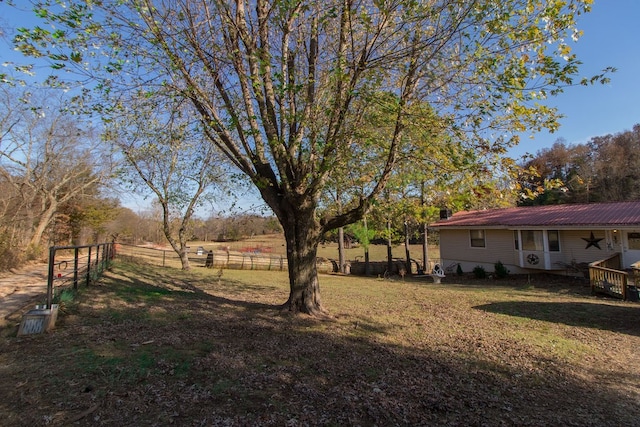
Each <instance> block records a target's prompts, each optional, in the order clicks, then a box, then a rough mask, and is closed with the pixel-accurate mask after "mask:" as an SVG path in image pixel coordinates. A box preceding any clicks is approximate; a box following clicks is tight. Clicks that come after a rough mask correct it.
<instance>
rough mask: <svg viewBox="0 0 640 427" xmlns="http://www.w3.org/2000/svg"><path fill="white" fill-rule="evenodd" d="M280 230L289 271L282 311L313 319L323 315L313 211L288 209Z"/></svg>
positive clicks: (318, 236) (318, 228)
mask: <svg viewBox="0 0 640 427" xmlns="http://www.w3.org/2000/svg"><path fill="white" fill-rule="evenodd" d="M283 228H284V236H285V240H286V244H287V262H288V267H289V299H288V300H287V302H286V303H285V304H284V306H283V309H284V310H287V311H289V312H292V313H305V314H310V315H312V316H319V315H325V314H326V311H325V310H324V308H323V306H322V301H321V300H320V283H319V281H318V269H317V266H316V256H317V253H318V243H319V241H320V233H319V230H320V227H319V226H318V224H317V223H316V221H315V211H314V210H303V209H289V211H288V212H286V221H283Z"/></svg>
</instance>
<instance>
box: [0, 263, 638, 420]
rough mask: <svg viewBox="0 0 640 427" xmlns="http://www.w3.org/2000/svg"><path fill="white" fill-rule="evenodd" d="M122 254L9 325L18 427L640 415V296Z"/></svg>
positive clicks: (559, 283) (6, 399) (564, 284)
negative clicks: (93, 281) (289, 311)
mask: <svg viewBox="0 0 640 427" xmlns="http://www.w3.org/2000/svg"><path fill="white" fill-rule="evenodd" d="M215 273H216V272H215V271H212V270H206V269H204V268H198V269H195V270H194V271H191V272H182V271H179V270H174V269H169V268H164V269H163V268H158V267H151V266H147V265H138V264H130V263H129V264H128V263H117V264H116V265H115V266H114V268H113V270H112V271H111V272H108V273H107V274H106V275H105V277H104V278H103V279H102V280H101V283H100V284H99V285H95V286H91V287H88V288H83V289H82V290H81V292H80V294H79V295H78V296H77V297H76V299H75V300H73V301H69V302H66V303H64V304H63V305H62V312H61V314H60V316H59V318H58V322H57V325H56V328H55V329H54V330H53V331H52V332H51V333H48V334H44V335H38V336H26V337H20V338H17V337H16V336H15V332H16V329H17V328H15V327H14V326H11V327H7V328H4V329H1V330H0V396H2V397H3V398H2V400H1V401H0V420H2V421H1V424H2V425H3V426H34V425H51V426H68V425H80V426H100V425H104V426H147V425H148V426H152V425H153V426H155V425H158V426H161V425H171V424H173V425H180V426H255V425H262V426H272V425H273V426H302V425H309V426H319V425H322V426H372V425H379V426H393V425H407V426H409V425H411V426H415V425H451V426H457V425H459V426H467V425H476V426H482V425H486V426H500V425H504V426H511V425H513V426H516V425H517V426H543V425H549V426H556V425H574V426H622V425H628V426H631V425H638V424H639V420H640V404H639V402H640V355H639V354H638V352H639V349H640V304H637V303H635V304H634V303H628V302H619V301H614V300H608V299H603V298H599V297H593V296H591V295H590V294H589V287H588V285H586V284H585V283H583V282H571V281H568V280H569V279H567V278H553V279H552V278H549V277H548V276H540V277H534V278H533V279H532V280H531V281H527V280H526V279H524V278H509V279H505V280H503V281H493V280H485V281H479V280H474V279H465V280H464V281H462V280H461V279H458V278H449V277H448V278H446V279H445V280H444V282H443V284H441V285H435V284H432V283H430V282H425V281H417V280H416V281H414V280H409V279H407V280H406V281H401V280H395V281H385V280H380V279H375V278H363V277H353V276H337V275H336V276H334V275H322V276H321V278H320V280H321V286H322V293H323V301H324V303H325V305H326V306H327V308H328V309H329V311H330V312H331V314H332V318H331V319H328V320H315V319H310V318H305V317H293V316H290V315H286V314H282V313H281V312H280V311H279V309H278V306H279V304H281V303H283V302H284V301H285V299H286V297H287V277H286V274H285V273H282V272H256V271H234V270H225V271H224V274H223V276H222V277H221V278H220V279H218V278H216V277H215Z"/></svg>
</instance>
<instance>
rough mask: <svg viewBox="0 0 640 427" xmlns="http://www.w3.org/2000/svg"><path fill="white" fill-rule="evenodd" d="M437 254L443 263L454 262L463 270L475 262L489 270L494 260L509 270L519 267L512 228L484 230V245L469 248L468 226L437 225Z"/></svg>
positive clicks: (468, 269) (471, 266) (516, 269)
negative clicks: (438, 234)
mask: <svg viewBox="0 0 640 427" xmlns="http://www.w3.org/2000/svg"><path fill="white" fill-rule="evenodd" d="M440 258H442V263H443V265H444V266H445V267H446V266H448V265H450V264H451V263H456V262H457V263H460V264H461V265H462V269H463V271H465V272H470V271H472V270H473V268H474V267H475V266H477V265H480V266H482V267H484V268H485V270H486V271H487V272H492V271H493V270H494V265H495V263H496V262H498V261H500V262H502V263H503V264H504V265H505V267H507V269H509V271H510V272H512V273H518V272H520V270H521V269H520V268H519V266H518V252H517V251H516V250H515V246H514V240H513V231H512V230H490V229H489V230H485V247H484V248H472V247H471V241H470V237H469V230H451V229H444V228H443V229H440Z"/></svg>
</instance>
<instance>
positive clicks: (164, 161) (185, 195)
mask: <svg viewBox="0 0 640 427" xmlns="http://www.w3.org/2000/svg"><path fill="white" fill-rule="evenodd" d="M129 95H130V96H129V98H128V100H127V101H126V102H121V103H120V104H119V106H118V108H117V109H114V110H113V111H112V114H110V115H109V120H107V129H108V130H107V133H106V135H107V138H108V139H109V140H111V141H112V142H114V143H115V144H116V145H117V146H118V147H119V148H120V150H121V152H122V153H123V154H124V157H125V162H124V163H123V167H122V168H121V169H120V171H121V172H122V173H123V177H124V178H125V179H126V180H127V181H128V182H129V183H130V184H131V188H132V189H134V191H137V192H139V193H140V194H148V193H149V192H151V193H152V194H153V196H154V197H155V198H156V201H157V203H158V205H159V206H160V209H161V210H162V230H163V233H164V235H165V237H166V239H167V241H168V242H169V244H170V245H171V247H172V248H173V250H174V251H175V252H176V253H177V254H178V256H179V257H180V261H181V264H182V269H183V270H189V269H190V265H189V257H188V249H189V248H188V246H187V243H188V241H189V239H191V237H192V235H193V224H192V219H193V216H194V214H195V211H196V209H197V208H198V207H201V206H202V203H203V202H204V201H205V200H206V199H208V198H210V196H211V194H212V193H211V192H212V191H213V190H214V187H217V188H220V187H222V185H223V183H224V182H225V181H229V179H227V178H228V176H229V175H231V174H230V173H229V171H228V167H227V166H228V162H225V159H224V158H223V157H222V155H221V154H220V152H219V151H218V150H216V148H215V146H213V145H212V144H209V143H207V142H206V140H205V138H204V135H203V133H202V131H201V129H200V123H199V121H198V120H194V119H193V117H197V115H196V114H195V112H194V111H193V105H192V104H191V103H189V102H188V101H187V100H185V99H184V98H180V97H178V98H176V97H171V96H168V97H166V98H151V99H150V98H148V97H146V96H145V93H141V92H133V91H132V92H131V93H129ZM160 101H162V102H160Z"/></svg>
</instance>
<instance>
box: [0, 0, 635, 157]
mask: <svg viewBox="0 0 640 427" xmlns="http://www.w3.org/2000/svg"><path fill="white" fill-rule="evenodd" d="M11 9H12V8H8V7H7V6H6V4H3V3H0V25H2V27H5V24H6V21H10V23H11V24H17V25H20V23H16V20H18V21H19V20H20V19H21V18H24V17H26V16H28V15H22V16H20V15H17V16H16V15H14V14H15V13H16V12H15V11H11V12H10V15H11V16H9V15H7V12H8V11H9V10H11ZM27 9H28V8H27ZM3 15H4V16H3ZM639 22H640V0H595V2H594V5H593V8H592V11H591V13H588V14H586V15H583V16H581V17H580V18H579V21H578V27H579V28H580V29H582V30H583V31H584V36H583V37H581V38H580V40H579V41H578V42H577V43H573V42H572V43H571V46H572V48H573V51H574V52H575V53H576V54H577V55H578V58H579V59H580V60H581V61H582V62H583V66H582V69H581V73H580V75H581V76H585V77H590V76H592V75H594V74H598V73H599V72H600V71H601V70H603V69H604V68H606V67H608V66H611V67H615V68H617V70H618V71H617V72H615V73H613V74H611V76H610V77H611V83H609V84H607V85H595V86H588V87H585V86H576V87H571V88H567V89H566V90H565V92H564V93H563V94H561V95H559V96H557V97H554V98H550V99H548V100H547V101H546V103H547V104H548V105H550V106H555V107H557V108H558V109H559V111H560V112H561V114H563V115H564V116H565V118H563V119H562V120H561V127H560V129H559V130H558V131H557V132H555V133H553V134H549V133H547V132H543V133H539V134H536V135H535V136H534V137H533V139H530V138H529V135H522V140H521V143H520V144H519V145H518V146H516V147H514V148H512V149H511V150H510V151H509V154H510V155H511V156H512V157H516V158H517V157H520V156H522V155H523V154H525V153H531V154H535V153H536V152H538V151H539V150H540V149H543V148H547V147H551V145H553V143H554V142H555V141H556V140H558V139H559V138H563V139H564V140H566V142H567V143H569V144H580V143H585V142H588V141H589V140H590V139H591V138H592V137H595V136H603V135H607V134H615V133H619V132H623V131H625V130H630V129H631V128H632V127H633V125H634V124H637V123H640V99H639V98H640V30H638V29H637V27H638V23H639ZM6 60H19V56H17V55H16V54H15V53H14V52H12V51H11V50H9V48H8V46H7V44H5V43H4V42H2V41H0V63H2V62H4V61H6Z"/></svg>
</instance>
